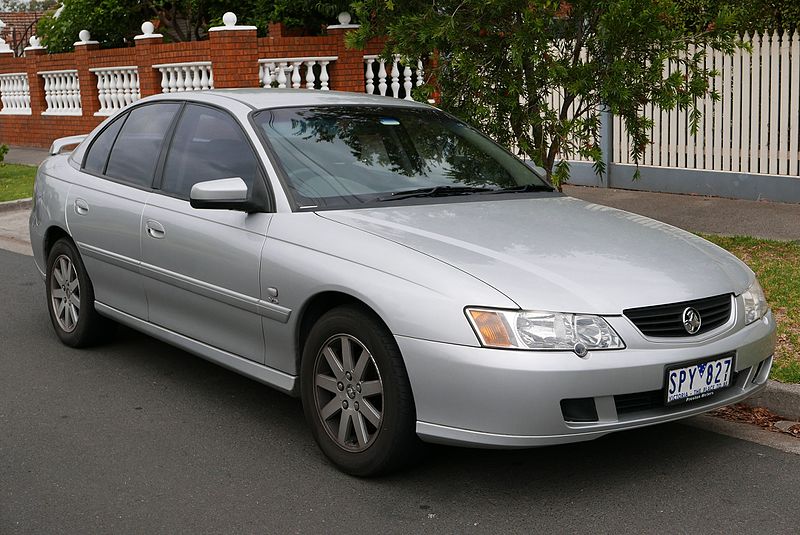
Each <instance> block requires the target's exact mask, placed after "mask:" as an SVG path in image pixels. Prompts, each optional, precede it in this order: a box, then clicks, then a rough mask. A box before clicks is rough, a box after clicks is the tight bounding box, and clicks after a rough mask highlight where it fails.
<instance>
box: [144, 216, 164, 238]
mask: <svg viewBox="0 0 800 535" xmlns="http://www.w3.org/2000/svg"><path fill="white" fill-rule="evenodd" d="M145 228H146V229H147V234H149V235H150V237H151V238H155V239H157V240H160V239H162V238H163V237H164V236H165V235H166V232H165V231H164V226H163V225H162V224H161V223H159V222H158V221H154V220H152V219H148V220H147V223H145Z"/></svg>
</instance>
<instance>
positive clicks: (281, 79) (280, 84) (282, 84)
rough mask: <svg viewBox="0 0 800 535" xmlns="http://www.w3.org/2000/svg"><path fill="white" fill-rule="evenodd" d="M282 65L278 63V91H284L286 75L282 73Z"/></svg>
mask: <svg viewBox="0 0 800 535" xmlns="http://www.w3.org/2000/svg"><path fill="white" fill-rule="evenodd" d="M284 65H285V64H284V63H278V89H286V73H285V72H284V70H283V69H284Z"/></svg>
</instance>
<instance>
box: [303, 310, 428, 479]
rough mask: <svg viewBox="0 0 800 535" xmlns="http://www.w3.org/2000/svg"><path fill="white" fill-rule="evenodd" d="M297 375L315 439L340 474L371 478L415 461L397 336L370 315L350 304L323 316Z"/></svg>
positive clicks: (412, 415) (415, 442) (409, 404)
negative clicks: (396, 341)
mask: <svg viewBox="0 0 800 535" xmlns="http://www.w3.org/2000/svg"><path fill="white" fill-rule="evenodd" d="M300 373H301V391H302V398H303V410H304V412H305V415H306V420H307V421H308V423H309V425H310V426H311V430H312V433H313V434H314V439H315V440H316V441H317V444H319V447H320V448H321V449H322V451H323V452H324V453H325V455H326V456H327V457H328V458H329V459H330V460H331V461H332V462H333V463H334V464H335V465H336V466H338V467H339V468H340V469H341V470H343V471H344V472H347V473H349V474H352V475H356V476H373V475H378V474H382V473H386V472H389V471H391V470H394V469H397V468H399V467H400V466H402V465H404V464H406V463H408V462H410V461H412V460H414V459H415V458H416V456H417V454H418V452H419V448H420V441H419V439H418V438H417V436H416V432H415V430H414V427H415V422H416V411H415V408H414V399H413V396H412V394H411V385H410V384H409V381H408V375H407V373H406V370H405V366H404V364H403V359H402V357H401V355H400V350H399V349H398V348H397V344H396V343H395V340H394V338H393V337H392V335H391V333H389V331H388V330H387V329H386V327H385V326H384V325H383V324H382V323H381V322H380V321H378V320H377V318H375V317H374V316H373V315H371V314H369V313H367V312H365V311H363V310H361V309H359V308H355V307H350V306H346V307H339V308H336V309H334V310H332V311H330V312H328V313H327V314H325V315H324V316H323V317H322V318H321V319H320V320H319V321H318V322H317V323H316V325H314V327H313V328H312V329H311V332H310V333H309V336H308V340H307V341H306V345H305V349H304V351H303V360H302V365H301V372H300Z"/></svg>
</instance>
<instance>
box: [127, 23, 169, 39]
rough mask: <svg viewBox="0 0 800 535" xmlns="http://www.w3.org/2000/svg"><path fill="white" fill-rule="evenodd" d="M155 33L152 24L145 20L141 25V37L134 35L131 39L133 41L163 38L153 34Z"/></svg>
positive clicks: (160, 35) (158, 34)
mask: <svg viewBox="0 0 800 535" xmlns="http://www.w3.org/2000/svg"><path fill="white" fill-rule="evenodd" d="M155 31H156V27H155V26H154V25H153V23H152V22H150V21H149V20H146V21H144V22H143V23H142V33H141V35H135V36H134V37H133V39H134V41H135V40H137V39H154V38H160V37H164V36H163V35H162V34H160V33H153V32H155Z"/></svg>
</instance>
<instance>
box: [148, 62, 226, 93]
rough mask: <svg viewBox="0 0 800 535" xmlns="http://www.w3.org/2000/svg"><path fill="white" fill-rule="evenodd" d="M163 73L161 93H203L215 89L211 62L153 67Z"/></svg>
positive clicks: (167, 64)
mask: <svg viewBox="0 0 800 535" xmlns="http://www.w3.org/2000/svg"><path fill="white" fill-rule="evenodd" d="M153 68H155V69H158V70H159V72H161V92H162V93H180V92H182V91H203V90H205V89H214V73H213V71H212V69H211V62H210V61H192V62H188V63H165V64H163V65H153Z"/></svg>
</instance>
